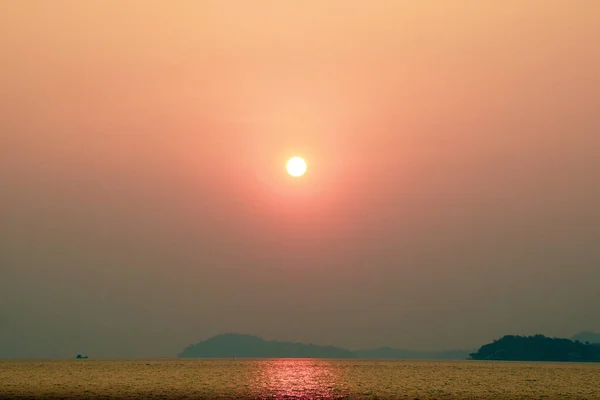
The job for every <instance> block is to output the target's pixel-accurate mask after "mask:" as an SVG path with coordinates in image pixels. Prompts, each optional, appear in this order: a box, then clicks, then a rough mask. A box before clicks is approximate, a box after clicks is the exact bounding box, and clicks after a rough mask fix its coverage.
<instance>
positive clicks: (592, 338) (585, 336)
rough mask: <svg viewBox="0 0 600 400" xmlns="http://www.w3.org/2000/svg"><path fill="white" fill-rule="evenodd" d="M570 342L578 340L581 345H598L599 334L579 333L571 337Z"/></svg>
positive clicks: (599, 342) (599, 340) (599, 341)
mask: <svg viewBox="0 0 600 400" xmlns="http://www.w3.org/2000/svg"><path fill="white" fill-rule="evenodd" d="M571 340H578V341H580V342H583V343H592V344H600V333H595V332H589V331H584V332H579V333H578V334H577V335H573V337H572V338H571Z"/></svg>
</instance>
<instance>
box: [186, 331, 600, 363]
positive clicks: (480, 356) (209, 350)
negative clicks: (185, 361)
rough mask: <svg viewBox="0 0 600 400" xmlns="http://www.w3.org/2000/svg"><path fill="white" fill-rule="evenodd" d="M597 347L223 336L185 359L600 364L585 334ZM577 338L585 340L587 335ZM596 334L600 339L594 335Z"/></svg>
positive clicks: (513, 340) (599, 350) (191, 349)
mask: <svg viewBox="0 0 600 400" xmlns="http://www.w3.org/2000/svg"><path fill="white" fill-rule="evenodd" d="M578 335H585V337H586V338H588V339H592V340H593V341H596V340H597V341H598V344H595V343H593V342H590V340H586V341H585V342H582V341H580V340H579V339H575V340H570V339H557V338H550V337H546V336H543V335H535V336H514V335H508V336H504V337H503V338H501V339H499V340H494V341H493V342H492V343H490V344H486V345H484V346H481V348H480V349H479V350H478V351H477V352H471V351H467V350H451V351H441V352H418V351H409V350H402V349H394V348H390V347H380V348H377V349H365V350H354V351H353V350H348V349H344V348H341V347H334V346H319V345H314V344H304V343H294V342H283V341H275V340H274V341H268V340H264V339H262V338H260V337H258V336H252V335H242V334H235V333H229V334H223V335H217V336H214V337H212V338H210V339H207V340H204V341H202V342H199V343H197V344H193V345H190V346H188V347H186V348H185V349H184V350H183V351H182V352H181V353H180V354H179V357H182V358H358V359H398V360H400V359H402V360H414V359H419V360H467V359H471V360H512V361H600V335H598V334H593V333H590V332H583V333H581V334H578ZM578 335H576V336H574V338H576V337H584V336H578ZM594 335H597V336H594Z"/></svg>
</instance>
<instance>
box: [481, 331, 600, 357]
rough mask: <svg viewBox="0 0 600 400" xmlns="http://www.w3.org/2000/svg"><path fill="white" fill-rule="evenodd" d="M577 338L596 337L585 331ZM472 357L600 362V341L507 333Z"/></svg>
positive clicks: (482, 347)
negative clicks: (594, 342) (597, 342)
mask: <svg viewBox="0 0 600 400" xmlns="http://www.w3.org/2000/svg"><path fill="white" fill-rule="evenodd" d="M584 333H585V332H584ZM587 334H589V332H587ZM575 337H586V338H592V336H589V335H582V334H580V336H578V335H575ZM470 358H471V359H472V360H505V361H587V362H600V344H593V343H590V341H586V342H581V341H580V340H570V339H560V338H550V337H546V336H544V335H534V336H514V335H507V336H504V337H502V338H501V339H498V340H494V341H493V342H492V343H489V344H486V345H484V346H481V348H480V349H479V350H478V351H477V352H476V353H472V354H470Z"/></svg>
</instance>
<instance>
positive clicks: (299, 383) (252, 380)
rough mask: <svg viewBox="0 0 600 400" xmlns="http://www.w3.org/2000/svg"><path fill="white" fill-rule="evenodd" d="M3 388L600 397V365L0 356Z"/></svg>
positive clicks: (46, 393)
mask: <svg viewBox="0 0 600 400" xmlns="http://www.w3.org/2000/svg"><path fill="white" fill-rule="evenodd" d="M0 397H2V398H25V397H31V398H99V397H103V398H162V399H170V398H209V399H213V398H224V399H227V398H238V399H241V398H254V399H267V398H269V399H312V398H321V399H342V398H348V399H358V398H373V399H374V398H378V399H388V398H390V399H391V398H393V399H600V364H583V363H582V364H575V363H509V362H476V361H455V362H446V361H444V362H435V361H367V360H315V359H267V360H181V359H177V360H27V361H0Z"/></svg>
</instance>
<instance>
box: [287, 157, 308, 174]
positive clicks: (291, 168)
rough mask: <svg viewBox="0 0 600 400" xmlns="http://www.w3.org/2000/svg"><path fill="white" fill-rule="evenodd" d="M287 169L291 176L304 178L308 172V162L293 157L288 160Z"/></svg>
mask: <svg viewBox="0 0 600 400" xmlns="http://www.w3.org/2000/svg"><path fill="white" fill-rule="evenodd" d="M286 169H287V172H288V174H290V175H291V176H296V177H298V176H302V175H304V173H305V172H306V161H304V160H303V159H302V158H301V157H292V158H290V159H289V160H288V162H287V165H286Z"/></svg>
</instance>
